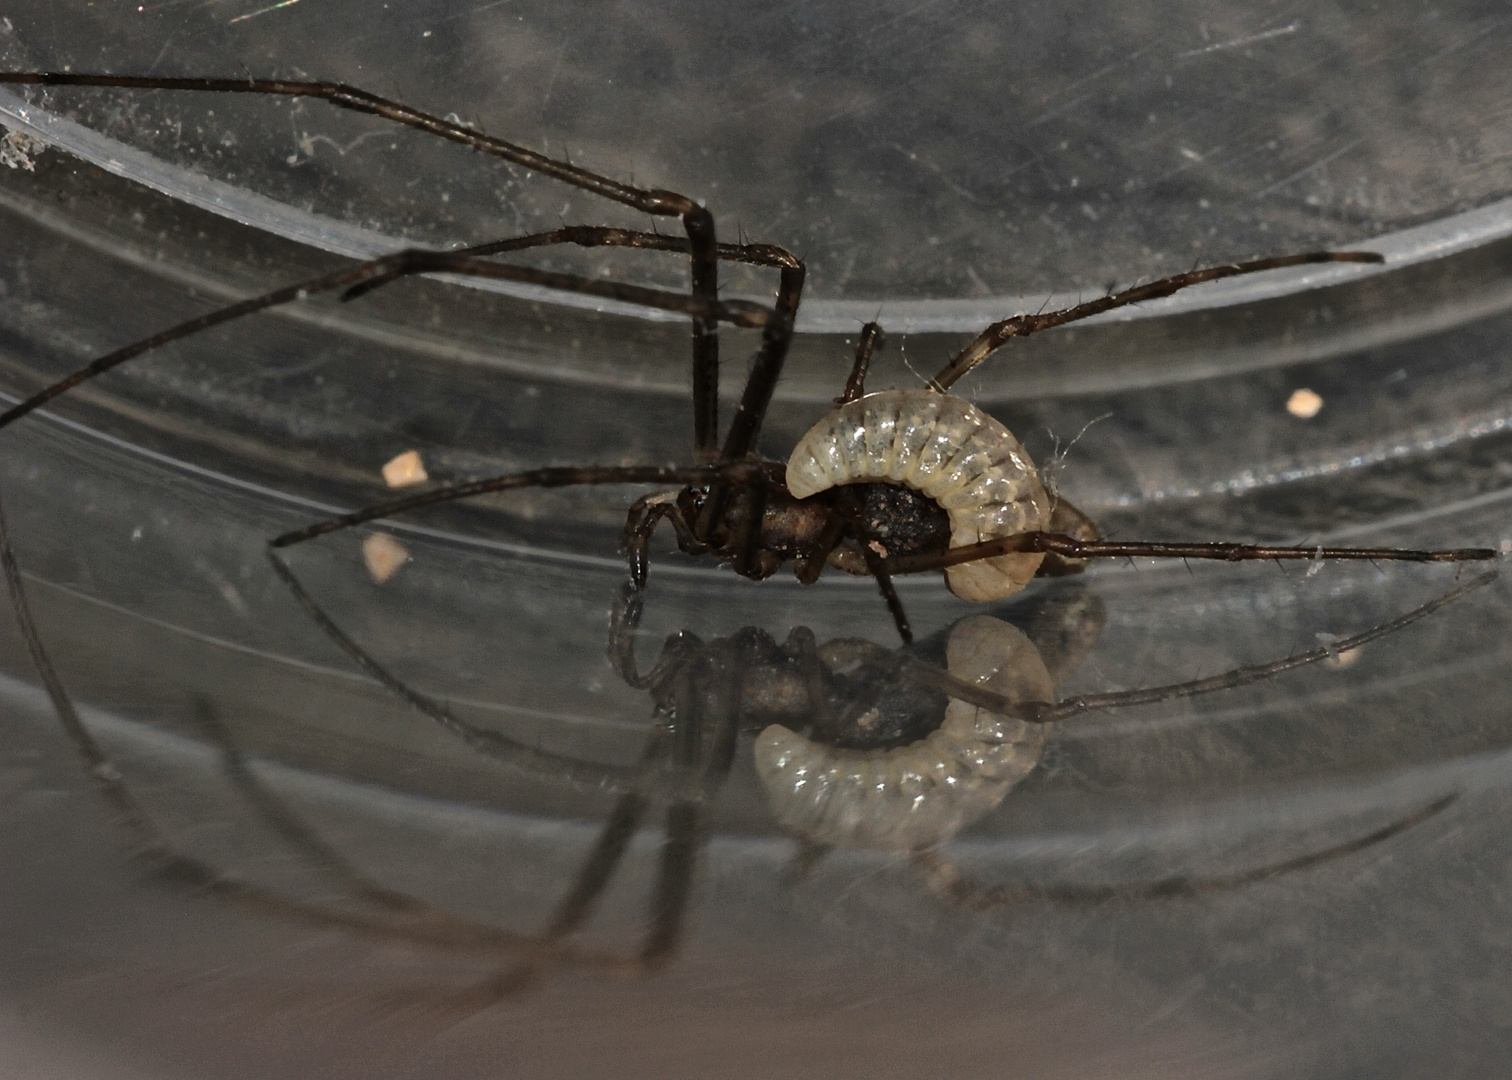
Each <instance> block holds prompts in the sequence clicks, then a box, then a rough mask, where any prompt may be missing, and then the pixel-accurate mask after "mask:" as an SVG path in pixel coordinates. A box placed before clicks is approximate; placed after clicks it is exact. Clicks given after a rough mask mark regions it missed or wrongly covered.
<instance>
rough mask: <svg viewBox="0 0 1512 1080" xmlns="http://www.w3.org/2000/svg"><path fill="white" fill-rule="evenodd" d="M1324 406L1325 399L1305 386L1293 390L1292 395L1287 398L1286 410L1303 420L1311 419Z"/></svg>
mask: <svg viewBox="0 0 1512 1080" xmlns="http://www.w3.org/2000/svg"><path fill="white" fill-rule="evenodd" d="M1322 408H1323V399H1322V398H1321V397H1319V396H1318V395H1317V393H1315V392H1314V391H1312V390H1309V389H1307V388H1306V387H1305V386H1304V387H1303V388H1302V389H1300V390H1293V391H1292V396H1291V397H1289V398H1287V399H1286V411H1287V412H1289V413H1291V414H1292V415H1293V416H1295V417H1298V418H1300V419H1302V420H1311V419H1312V418H1313V417H1315V416H1317V415H1318V413H1319V411H1320V410H1321V409H1322Z"/></svg>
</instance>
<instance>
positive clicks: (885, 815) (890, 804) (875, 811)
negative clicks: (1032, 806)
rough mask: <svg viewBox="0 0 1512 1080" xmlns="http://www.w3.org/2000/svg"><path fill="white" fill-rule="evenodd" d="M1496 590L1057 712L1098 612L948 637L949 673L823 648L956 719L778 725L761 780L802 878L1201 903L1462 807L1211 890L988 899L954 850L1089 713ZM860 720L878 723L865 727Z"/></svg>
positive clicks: (1191, 881)
mask: <svg viewBox="0 0 1512 1080" xmlns="http://www.w3.org/2000/svg"><path fill="white" fill-rule="evenodd" d="M1495 578H1496V574H1495V572H1492V573H1490V574H1486V575H1483V576H1481V577H1478V578H1476V579H1475V580H1473V581H1470V582H1468V583H1466V584H1464V585H1461V586H1459V587H1458V588H1456V589H1454V590H1452V591H1450V592H1448V593H1445V594H1443V595H1442V596H1439V597H1437V598H1436V599H1434V600H1431V601H1429V602H1428V603H1425V604H1423V605H1421V606H1419V607H1417V608H1414V609H1413V610H1411V611H1409V612H1407V613H1406V614H1404V615H1401V616H1399V617H1397V618H1395V619H1392V620H1390V621H1388V622H1384V623H1381V624H1379V625H1377V626H1374V627H1371V628H1370V629H1368V630H1365V631H1362V632H1360V633H1358V634H1355V635H1353V636H1351V637H1348V638H1344V639H1341V640H1340V641H1338V642H1334V643H1330V645H1329V647H1327V648H1320V649H1315V650H1311V651H1309V652H1304V653H1298V654H1295V655H1293V656H1289V657H1287V658H1285V659H1282V660H1277V661H1272V662H1270V663H1265V664H1256V665H1251V666H1248V667H1242V668H1236V669H1234V670H1232V671H1228V672H1224V673H1222V674H1219V675H1214V676H1210V677H1208V678H1205V679H1196V680H1191V681H1188V682H1183V683H1175V684H1172V685H1168V686H1159V687H1151V688H1149V689H1144V690H1129V691H1119V692H1114V693H1106V694H1090V695H1081V696H1077V697H1073V698H1069V699H1067V700H1065V701H1063V702H1060V703H1058V704H1055V703H1053V701H1054V696H1055V695H1054V680H1053V679H1052V676H1051V668H1052V667H1053V668H1054V669H1055V671H1056V673H1057V676H1059V675H1061V674H1063V673H1064V672H1066V671H1068V670H1069V669H1070V668H1071V667H1072V666H1074V665H1075V663H1076V662H1078V661H1079V659H1080V658H1081V656H1083V655H1085V653H1086V651H1087V649H1088V648H1089V646H1090V643H1091V642H1092V641H1093V640H1095V637H1096V634H1097V630H1098V629H1099V628H1100V610H1099V609H1098V608H1097V607H1096V605H1087V604H1082V603H1078V602H1076V601H1073V603H1072V604H1071V605H1070V608H1071V611H1072V615H1073V622H1072V623H1067V622H1065V621H1064V620H1058V619H1055V618H1034V619H1031V620H1030V621H1029V625H1030V626H1031V628H1032V629H1035V630H1036V638H1037V639H1039V640H1031V639H1030V638H1029V637H1028V636H1026V635H1025V634H1024V633H1023V632H1022V631H1020V630H1019V629H1017V628H1016V627H1014V626H1011V625H1009V624H1007V623H1005V622H1003V621H1002V620H1000V619H997V618H994V617H992V616H985V615H982V616H973V617H969V618H966V619H963V620H960V621H959V622H957V623H956V624H954V625H953V626H952V627H951V628H950V629H949V630H948V631H947V635H946V642H945V661H946V662H945V665H944V666H943V667H941V666H939V665H937V664H936V663H931V662H929V661H928V660H926V659H924V658H921V656H920V655H919V653H918V651H917V650H909V649H904V650H898V651H895V652H893V651H889V650H885V649H882V648H881V647H880V646H875V645H872V644H870V643H867V642H846V643H838V642H832V643H829V644H828V645H826V646H824V647H822V648H821V653H823V654H824V656H825V662H826V664H827V665H828V668H829V670H830V671H831V673H832V675H833V674H838V673H841V672H844V671H846V670H848V669H849V668H851V667H854V666H855V665H856V664H858V663H860V662H863V661H864V662H866V663H868V664H871V665H873V667H874V670H891V671H893V672H895V673H896V674H895V676H894V685H897V683H898V681H900V680H902V681H908V682H912V683H914V684H916V685H917V686H919V687H922V688H928V689H930V690H932V691H934V692H936V693H938V694H941V695H942V696H944V697H945V698H948V704H946V705H945V706H944V709H943V719H942V720H940V721H939V722H938V725H937V726H936V727H935V728H934V729H933V730H930V731H928V733H927V734H926V735H925V736H924V737H922V738H917V737H914V738H911V739H910V738H906V737H905V738H899V737H897V736H887V735H883V736H882V737H879V738H871V739H868V738H865V737H863V736H862V735H861V734H859V732H858V727H857V725H856V724H855V723H851V724H850V725H849V726H848V727H847V726H842V727H839V728H832V729H830V730H828V731H825V730H823V729H822V727H821V725H818V724H811V725H810V727H809V729H808V730H807V731H806V732H805V731H803V730H800V729H799V728H798V727H796V726H794V725H792V724H791V723H789V722H783V721H779V722H776V723H773V724H772V725H771V726H769V727H767V728H766V729H765V730H763V731H761V732H760V733H759V734H758V735H757V736H756V743H755V746H754V758H755V763H756V769H757V774H758V776H759V778H760V779H761V782H762V785H763V788H764V789H765V791H766V794H767V799H768V803H769V805H770V806H771V808H772V811H773V813H774V815H775V816H776V818H777V819H778V821H779V822H780V823H781V824H782V825H783V826H784V827H785V828H786V829H787V830H788V831H789V832H791V833H793V834H794V835H795V836H796V837H797V838H798V839H799V843H800V847H799V850H798V852H797V854H796V855H795V859H794V863H793V874H794V876H801V875H802V874H803V873H804V872H806V871H807V870H808V869H809V868H811V867H812V866H813V865H814V863H815V862H816V861H817V860H818V858H819V857H821V856H822V855H823V853H824V852H825V851H827V850H831V849H834V848H861V849H872V850H882V851H894V852H898V853H899V854H907V855H909V856H910V857H911V858H912V859H913V860H914V861H915V862H916V864H917V865H918V866H919V867H920V869H921V870H922V871H923V873H924V878H925V881H926V883H927V884H928V885H929V887H930V888H931V889H932V890H933V891H934V892H936V893H937V894H939V895H940V896H941V897H942V898H943V899H945V900H946V901H948V902H950V903H952V904H959V905H963V906H971V907H991V906H995V905H1000V904H1006V903H1010V902H1013V901H1016V900H1022V899H1030V898H1039V899H1047V900H1065V901H1082V902H1091V901H1098V900H1109V899H1117V898H1141V897H1149V898H1154V897H1163V896H1181V895H1197V894H1200V893H1204V892H1211V891H1216V890H1219V889H1228V888H1235V887H1238V886H1241V885H1246V884H1250V883H1253V882H1257V881H1262V880H1265V879H1267V878H1271V877H1275V876H1278V875H1281V874H1285V873H1290V872H1293V871H1297V870H1302V869H1305V868H1307V867H1311V866H1315V865H1318V864H1320V863H1324V862H1328V861H1330V860H1333V859H1337V858H1342V857H1344V856H1346V855H1350V854H1353V853H1355V852H1358V851H1361V850H1363V849H1365V848H1368V847H1370V846H1373V845H1375V844H1378V843H1381V842H1383V841H1385V840H1387V839H1390V838H1391V837H1393V836H1396V835H1397V834H1399V833H1401V832H1403V831H1405V830H1406V829H1409V828H1411V827H1413V826H1415V825H1417V824H1419V823H1421V822H1423V821H1425V820H1427V819H1428V818H1430V817H1432V816H1433V815H1435V814H1437V813H1439V812H1440V811H1442V810H1443V809H1445V808H1446V807H1447V806H1449V805H1450V804H1451V803H1452V802H1453V801H1454V798H1455V796H1453V795H1451V796H1447V797H1442V798H1438V799H1435V800H1433V801H1431V802H1430V803H1428V804H1427V805H1425V806H1423V807H1421V808H1419V809H1416V810H1414V811H1413V812H1411V813H1409V814H1406V815H1404V816H1402V817H1401V818H1399V819H1398V820H1396V821H1393V822H1391V823H1389V824H1387V825H1385V826H1384V827H1382V828H1379V829H1376V830H1374V831H1372V832H1370V833H1368V834H1367V835H1364V836H1361V837H1357V838H1354V839H1351V840H1348V841H1346V842H1343V843H1341V844H1338V845H1336V846H1333V847H1330V848H1327V849H1324V850H1321V851H1316V852H1311V853H1308V854H1305V855H1302V856H1298V857H1295V858H1292V859H1288V860H1286V861H1283V862H1280V863H1276V864H1272V865H1268V866H1264V867H1260V868H1257V869H1251V870H1245V871H1241V872H1236V873H1231V874H1225V875H1218V876H1214V877H1208V878H1199V877H1193V876H1185V875H1181V876H1172V877H1169V878H1164V879H1160V880H1157V881H1153V882H1146V883H1135V884H1128V885H1107V886H1102V885H1096V886H1059V885H1047V886H1006V887H998V886H992V887H989V886H983V885H980V884H978V883H976V882H975V881H972V880H971V879H970V878H968V877H967V876H966V875H965V874H963V873H962V872H960V871H959V870H958V869H957V868H956V867H955V866H954V865H953V864H952V863H951V862H950V861H949V859H948V858H947V857H946V856H945V855H944V854H943V852H942V850H941V848H942V846H943V845H944V844H945V843H947V842H948V841H949V840H950V839H952V838H953V837H954V836H955V835H956V834H957V833H958V832H959V831H960V830H961V829H962V828H964V827H965V826H967V825H969V824H971V823H972V822H973V821H976V820H978V819H979V818H981V817H982V816H984V815H985V814H986V813H987V812H989V811H990V810H992V809H993V808H995V807H996V806H998V805H999V804H1000V803H1001V802H1002V800H1003V798H1004V797H1005V796H1006V795H1007V794H1008V792H1009V791H1010V790H1011V789H1012V788H1013V787H1014V786H1015V785H1016V784H1017V783H1018V782H1019V781H1020V780H1022V779H1023V777H1024V776H1026V775H1028V773H1029V772H1030V771H1032V770H1033V769H1034V768H1035V766H1036V765H1037V763H1038V760H1039V756H1040V752H1041V750H1042V748H1043V746H1044V743H1045V738H1046V735H1047V733H1048V730H1049V726H1050V725H1051V724H1052V723H1055V722H1057V721H1060V720H1064V719H1067V718H1069V717H1071V716H1075V715H1078V714H1080V713H1083V712H1088V711H1093V710H1102V709H1110V708H1118V707H1121V706H1127V705H1140V704H1151V703H1158V702H1163V701H1170V700H1174V699H1176V698H1181V697H1190V696H1193V695H1197V694H1205V693H1212V692H1216V691H1220V690H1227V689H1232V688H1236V687H1240V686H1244V685H1247V684H1249V683H1253V682H1257V681H1260V680H1264V679H1270V678H1272V677H1274V676H1276V675H1279V674H1281V673H1283V672H1286V671H1290V670H1292V669H1294V668H1298V667H1303V666H1306V665H1309V664H1314V663H1317V662H1319V661H1321V660H1325V659H1328V658H1329V657H1331V656H1335V655H1337V654H1338V651H1339V650H1340V649H1348V648H1355V647H1358V646H1360V645H1364V644H1366V643H1367V642H1370V641H1374V640H1376V639H1377V638H1380V637H1383V636H1385V635H1387V634H1391V633H1394V632H1396V631H1398V630H1401V629H1402V628H1404V627H1406V626H1408V625H1410V624H1412V623H1414V622H1417V621H1418V620H1420V619H1424V618H1427V617H1428V616H1430V615H1432V614H1433V613H1434V612H1436V611H1438V610H1439V609H1441V608H1443V607H1445V606H1446V605H1449V604H1452V603H1454V602H1456V601H1458V600H1460V599H1462V598H1463V597H1465V596H1466V595H1468V594H1469V593H1471V592H1473V591H1475V590H1477V589H1480V588H1482V587H1484V586H1485V585H1487V584H1489V583H1490V582H1491V581H1493V580H1494V579H1495ZM1074 623H1079V624H1080V625H1074ZM1041 642H1043V644H1044V645H1045V649H1044V652H1043V653H1042V652H1041V649H1040V648H1039V647H1038V646H1039V645H1040V643H1041ZM924 644H925V645H928V643H924ZM837 646H843V647H842V648H839V649H837ZM1047 661H1049V663H1047ZM891 692H893V691H889V693H891ZM873 711H874V712H875V707H873ZM861 719H863V720H865V719H867V717H866V716H865V715H864V714H863V716H862V718H861ZM871 719H872V720H873V722H875V717H872V718H871Z"/></svg>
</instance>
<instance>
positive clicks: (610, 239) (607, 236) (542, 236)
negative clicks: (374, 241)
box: [343, 225, 802, 300]
mask: <svg viewBox="0 0 1512 1080" xmlns="http://www.w3.org/2000/svg"><path fill="white" fill-rule="evenodd" d="M559 244H574V245H576V246H578V247H585V248H596V247H621V248H634V249H638V250H644V251H671V252H675V253H677V254H682V255H686V254H689V253H690V252H691V251H692V245H691V244H690V243H689V241H688V240H686V239H684V238H680V237H676V236H663V235H662V234H661V233H648V232H638V231H635V230H633V229H615V228H610V227H607V226H601V225H568V226H564V227H562V228H560V229H553V230H551V231H550V232H543V233H531V234H530V235H527V236H512V237H509V238H507V239H504V240H492V241H489V242H488V243H486V244H474V245H471V246H469V247H464V248H457V249H455V250H453V251H451V252H450V254H452V255H470V256H472V257H474V258H486V257H488V256H492V255H504V254H508V253H511V252H515V251H526V250H529V249H532V248H543V247H554V246H557V245H559ZM715 254H716V255H717V256H718V257H719V259H720V260H721V261H724V262H740V263H749V264H750V265H752V266H767V267H772V268H774V269H791V268H792V267H795V266H801V265H802V264H801V263H799V262H798V259H797V257H796V256H794V255H792V254H791V253H789V252H788V251H786V250H784V249H783V248H780V247H778V246H777V245H775V244H718V245H716V247H715ZM396 276H397V275H388V276H385V277H381V278H373V279H371V280H369V281H366V282H364V283H362V284H361V285H354V286H352V287H351V288H350V289H348V290H347V291H346V293H345V294H344V296H343V299H345V300H352V299H355V298H357V297H359V296H362V295H363V294H365V293H368V292H371V291H372V290H373V289H376V288H378V287H380V286H382V285H386V284H388V283H389V282H390V281H393V280H395V278H396Z"/></svg>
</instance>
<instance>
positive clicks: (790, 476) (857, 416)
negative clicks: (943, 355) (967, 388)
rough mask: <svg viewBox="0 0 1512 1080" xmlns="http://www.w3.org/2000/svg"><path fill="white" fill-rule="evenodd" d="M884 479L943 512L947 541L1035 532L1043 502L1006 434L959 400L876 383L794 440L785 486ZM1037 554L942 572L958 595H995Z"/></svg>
mask: <svg viewBox="0 0 1512 1080" xmlns="http://www.w3.org/2000/svg"><path fill="white" fill-rule="evenodd" d="M871 481H885V482H891V483H895V484H903V485H905V486H907V487H910V488H913V489H914V490H915V491H918V492H920V493H921V494H923V495H925V496H927V497H928V498H930V499H933V500H934V501H935V502H936V503H937V504H939V506H940V507H941V509H943V510H944V511H945V512H946V513H947V514H948V515H949V517H950V546H951V547H953V548H955V547H964V546H966V545H968V544H975V543H978V542H979V541H982V540H994V539H997V538H998V537H1002V536H1013V535H1015V534H1016V533H1022V532H1033V531H1037V530H1041V529H1045V528H1046V527H1047V526H1048V524H1049V521H1050V499H1049V496H1047V495H1046V494H1045V488H1044V486H1043V485H1042V484H1041V483H1040V478H1039V471H1038V470H1037V469H1036V468H1035V467H1034V462H1033V461H1031V460H1030V459H1029V455H1028V454H1027V453H1026V452H1025V451H1024V448H1023V447H1022V446H1020V445H1019V441H1018V440H1017V439H1015V438H1014V437H1013V433H1012V432H1010V431H1009V430H1008V429H1007V428H1005V427H1004V426H1003V425H1002V424H1000V423H998V422H997V421H996V420H994V419H993V418H992V417H990V416H988V415H987V414H986V413H984V412H982V410H980V409H978V408H977V407H976V406H975V405H973V404H971V402H969V401H964V400H962V399H961V398H958V397H952V396H951V395H949V394H940V393H935V392H933V391H928V390H885V391H883V392H881V393H878V394H868V395H866V396H865V397H863V398H859V399H858V400H856V401H851V402H847V403H846V404H844V405H841V406H840V407H839V408H837V409H835V410H834V411H833V412H832V413H830V414H829V415H828V416H826V417H825V418H824V419H823V420H821V421H819V423H817V424H815V425H814V426H813V427H812V428H810V429H809V431H808V433H807V434H806V435H804V436H803V438H801V439H799V440H798V445H797V447H796V448H795V449H794V450H793V453H792V456H791V457H790V458H788V465H787V487H788V491H790V492H791V493H792V494H793V495H794V496H795V497H796V498H799V499H805V498H808V496H810V495H813V494H815V493H816V492H820V491H824V490H826V489H827V488H831V487H837V486H839V485H842V484H856V483H865V482H871ZM1043 559H1044V556H1043V555H1040V554H1013V555H999V556H996V557H994V558H990V559H979V560H977V561H975V562H969V563H962V564H960V565H959V566H952V567H949V568H948V569H946V571H945V580H946V584H948V585H949V587H950V591H951V592H953V593H955V594H956V595H957V596H959V597H961V598H962V599H963V600H979V601H984V600H1001V599H1002V598H1003V597H1005V596H1011V595H1012V594H1013V593H1016V592H1018V591H1019V590H1020V589H1022V588H1023V587H1024V586H1025V585H1027V584H1028V583H1029V579H1030V578H1032V577H1034V572H1035V571H1036V570H1038V569H1039V565H1040V562H1041V560H1043Z"/></svg>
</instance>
